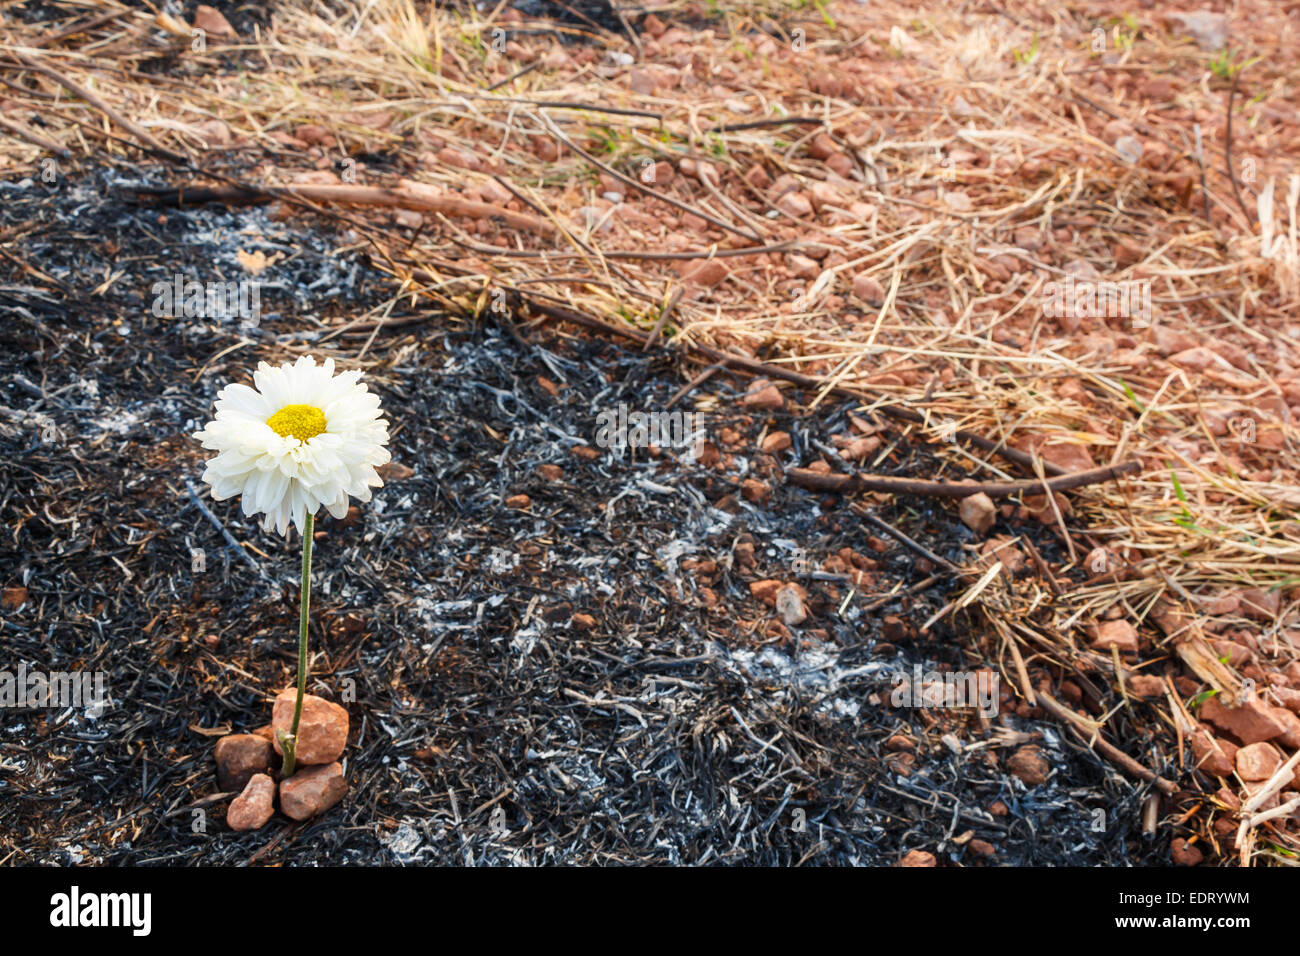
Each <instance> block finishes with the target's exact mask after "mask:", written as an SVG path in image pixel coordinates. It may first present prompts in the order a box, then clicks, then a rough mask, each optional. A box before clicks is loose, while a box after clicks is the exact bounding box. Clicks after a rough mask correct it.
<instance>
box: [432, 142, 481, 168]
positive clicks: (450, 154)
mask: <svg viewBox="0 0 1300 956" xmlns="http://www.w3.org/2000/svg"><path fill="white" fill-rule="evenodd" d="M438 162H440V163H443V164H444V165H447V166H455V167H456V168H457V169H470V170H475V169H482V168H483V161H482V160H480V159H479V158H478V157H477V156H475V155H474V154H473V153H467V152H466V151H465V150H463V149H457V148H456V147H455V146H444V147H443V148H442V149H440V150H438Z"/></svg>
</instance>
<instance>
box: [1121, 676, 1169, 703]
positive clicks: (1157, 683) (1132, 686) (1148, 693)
mask: <svg viewBox="0 0 1300 956" xmlns="http://www.w3.org/2000/svg"><path fill="white" fill-rule="evenodd" d="M1126 683H1127V685H1128V690H1129V693H1130V694H1132V695H1133V696H1134V697H1143V698H1152V697H1163V696H1164V693H1165V682H1164V681H1162V680H1161V679H1160V678H1159V677H1156V676H1155V675H1154V674H1130V675H1129V678H1128V680H1127V682H1126Z"/></svg>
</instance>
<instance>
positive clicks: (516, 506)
mask: <svg viewBox="0 0 1300 956" xmlns="http://www.w3.org/2000/svg"><path fill="white" fill-rule="evenodd" d="M532 503H533V499H531V498H529V497H528V496H527V495H511V496H510V497H509V498H507V499H506V507H507V508H511V509H513V510H515V511H527V510H528V506H529V505H531V504H532Z"/></svg>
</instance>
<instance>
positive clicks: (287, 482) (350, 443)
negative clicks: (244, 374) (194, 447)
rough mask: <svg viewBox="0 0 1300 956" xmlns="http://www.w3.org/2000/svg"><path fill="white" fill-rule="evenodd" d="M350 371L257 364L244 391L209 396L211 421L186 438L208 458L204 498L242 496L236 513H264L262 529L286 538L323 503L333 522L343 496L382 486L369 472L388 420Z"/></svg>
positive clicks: (312, 363) (303, 361) (344, 503)
mask: <svg viewBox="0 0 1300 956" xmlns="http://www.w3.org/2000/svg"><path fill="white" fill-rule="evenodd" d="M360 378H361V373H360V372H358V371H350V372H341V373H339V374H338V375H335V374H334V360H333V359H326V360H325V362H324V364H323V365H317V364H316V360H315V359H313V358H311V357H310V356H306V355H304V356H303V357H302V358H300V359H298V361H297V362H294V363H293V364H285V365H281V366H279V367H273V366H271V365H268V364H267V363H266V362H262V363H260V364H259V365H258V366H257V371H256V372H255V373H254V374H253V385H254V387H252V388H250V387H249V386H247V385H227V386H226V387H225V388H223V389H222V390H221V391H220V392H219V393H218V394H217V402H216V409H217V414H216V418H214V419H213V420H212V421H210V422H208V424H207V426H206V427H204V428H203V430H202V431H199V432H195V434H194V437H195V438H197V439H198V440H199V441H201V442H202V443H203V447H204V448H207V449H209V450H210V451H215V452H217V456H216V457H215V458H211V459H209V460H208V462H207V468H206V469H205V470H204V472H203V480H204V481H205V482H207V484H208V485H210V486H211V487H212V497H213V498H215V499H216V500H217V501H224V500H226V499H227V498H232V497H234V496H235V495H240V496H242V505H243V509H244V514H246V515H255V514H261V515H264V517H263V519H262V527H263V528H264V529H265V530H267V531H270V530H271V529H272V528H274V529H275V530H276V531H277V532H278V533H279V534H283V535H288V533H289V524H290V522H292V523H293V524H294V525H295V526H297V528H298V531H299V533H303V532H304V529H305V528H306V527H307V519H308V518H309V517H310V516H313V515H315V514H316V512H317V511H318V510H319V509H320V508H321V507H324V508H325V509H326V510H328V511H329V513H330V514H332V515H333V516H334V517H336V518H342V517H343V516H345V515H346V514H347V512H348V497H349V496H352V497H354V498H356V499H357V500H358V501H369V500H370V489H371V488H378V487H381V486H382V485H383V481H382V480H381V479H380V477H379V475H378V474H377V473H376V472H375V467H376V466H377V465H382V464H384V463H385V462H387V461H388V460H389V458H390V456H389V454H388V449H387V448H385V447H384V446H385V445H387V444H388V421H387V420H386V419H384V418H383V417H382V414H383V413H382V410H381V409H380V407H379V396H377V395H375V394H373V393H372V392H371V391H370V390H369V389H368V388H366V386H365V385H363V384H362V383H361V382H360V381H359V380H360Z"/></svg>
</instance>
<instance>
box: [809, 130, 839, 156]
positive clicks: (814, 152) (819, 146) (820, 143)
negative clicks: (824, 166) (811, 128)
mask: <svg viewBox="0 0 1300 956" xmlns="http://www.w3.org/2000/svg"><path fill="white" fill-rule="evenodd" d="M839 151H840V148H839V147H838V146H836V145H835V140H833V139H831V138H830V137H829V136H827V135H826V134H825V133H818V134H817V135H816V136H814V137H813V139H812V143H811V144H809V146H808V155H809V156H811V157H812V158H813V159H827V158H829V157H831V156H833V155H834V154H835V153H838V152H839Z"/></svg>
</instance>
